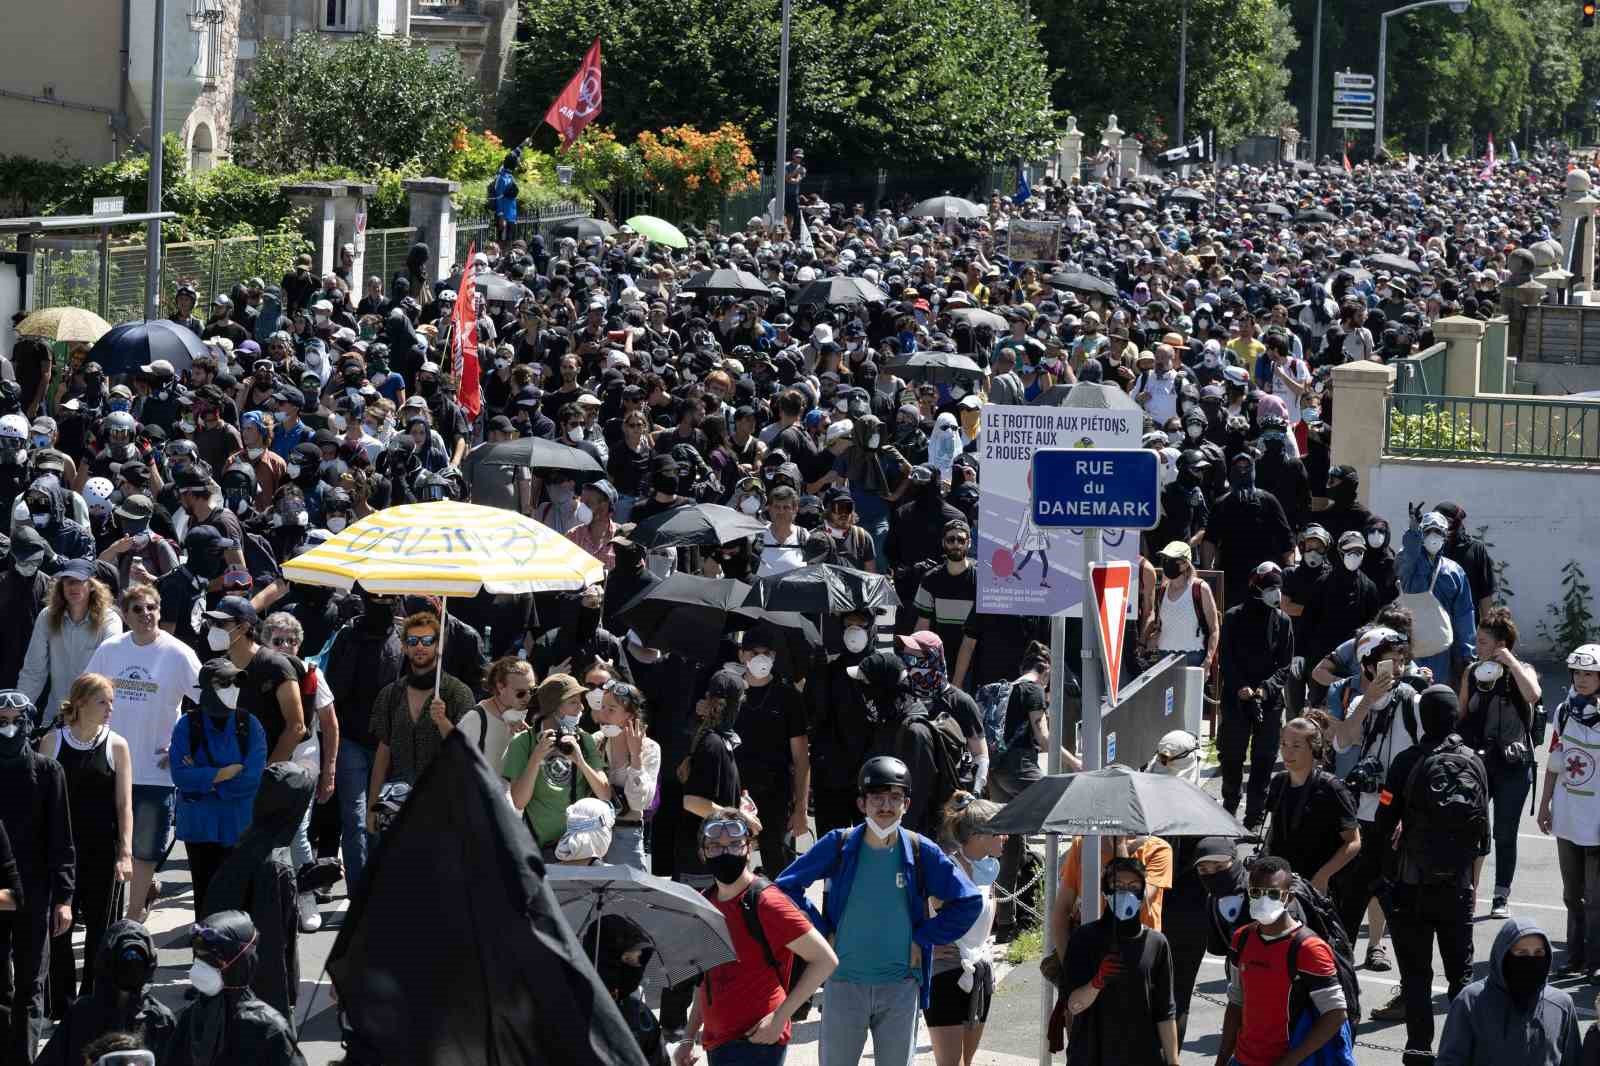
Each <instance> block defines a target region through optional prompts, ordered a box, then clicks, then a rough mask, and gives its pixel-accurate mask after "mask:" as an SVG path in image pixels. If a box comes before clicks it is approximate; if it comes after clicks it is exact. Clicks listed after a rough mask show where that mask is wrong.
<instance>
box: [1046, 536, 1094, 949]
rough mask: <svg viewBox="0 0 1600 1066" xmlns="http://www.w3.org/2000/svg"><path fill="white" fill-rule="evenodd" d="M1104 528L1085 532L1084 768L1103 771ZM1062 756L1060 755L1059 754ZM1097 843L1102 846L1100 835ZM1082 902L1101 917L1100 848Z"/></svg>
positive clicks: (1088, 864)
mask: <svg viewBox="0 0 1600 1066" xmlns="http://www.w3.org/2000/svg"><path fill="white" fill-rule="evenodd" d="M1101 535H1102V531H1101V530H1099V529H1086V530H1084V531H1083V588H1084V596H1083V653H1082V655H1083V670H1082V673H1081V674H1080V675H1079V676H1080V677H1081V679H1082V685H1081V687H1082V689H1083V768H1084V769H1085V770H1099V769H1101V768H1102V766H1103V764H1104V762H1105V758H1104V756H1105V742H1104V740H1103V739H1102V738H1101V736H1100V722H1101V719H1100V626H1099V624H1098V623H1097V622H1096V621H1095V619H1093V618H1091V617H1089V597H1090V594H1091V593H1090V589H1091V585H1090V580H1091V578H1090V575H1092V574H1093V573H1094V568H1095V567H1096V566H1098V565H1100V559H1101V544H1100V537H1101ZM1057 757H1058V758H1059V756H1057ZM1094 842H1095V843H1096V844H1097V845H1098V844H1099V842H1100V838H1099V837H1098V836H1096V837H1095V838H1094ZM1078 889H1079V891H1078V903H1079V908H1080V911H1081V915H1082V918H1083V921H1084V923H1085V924H1088V923H1089V922H1092V921H1094V920H1095V919H1096V918H1098V917H1100V849H1099V847H1090V848H1085V849H1084V852H1083V877H1082V878H1081V879H1080V880H1079V882H1078Z"/></svg>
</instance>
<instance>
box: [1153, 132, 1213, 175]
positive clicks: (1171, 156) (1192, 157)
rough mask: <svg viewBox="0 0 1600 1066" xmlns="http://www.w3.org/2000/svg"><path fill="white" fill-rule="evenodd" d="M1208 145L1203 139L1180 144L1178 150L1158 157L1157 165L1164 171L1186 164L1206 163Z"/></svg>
mask: <svg viewBox="0 0 1600 1066" xmlns="http://www.w3.org/2000/svg"><path fill="white" fill-rule="evenodd" d="M1206 161H1207V160H1206V144H1205V141H1204V140H1203V139H1202V138H1199V137H1196V138H1195V139H1194V140H1192V141H1190V142H1189V143H1188V144H1180V145H1178V147H1176V148H1169V149H1167V150H1166V151H1165V152H1162V153H1161V154H1160V155H1159V156H1157V157H1156V163H1157V165H1158V166H1160V167H1161V168H1163V169H1168V170H1170V169H1171V168H1172V167H1181V166H1183V165H1184V164H1185V163H1204V162H1206Z"/></svg>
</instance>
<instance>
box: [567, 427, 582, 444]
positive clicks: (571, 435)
mask: <svg viewBox="0 0 1600 1066" xmlns="http://www.w3.org/2000/svg"><path fill="white" fill-rule="evenodd" d="M567 439H568V440H574V441H576V440H582V439H583V427H582V426H574V427H573V428H571V429H569V430H567Z"/></svg>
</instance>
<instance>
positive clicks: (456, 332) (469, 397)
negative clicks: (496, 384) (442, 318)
mask: <svg viewBox="0 0 1600 1066" xmlns="http://www.w3.org/2000/svg"><path fill="white" fill-rule="evenodd" d="M476 252H477V248H476V246H470V245H469V246H468V248H467V265H466V266H464V267H462V268H461V288H460V290H459V291H458V292H457V293H456V306H455V311H454V312H453V315H454V321H453V322H452V323H451V324H452V326H454V329H452V330H451V334H450V373H451V374H452V375H453V376H454V377H455V379H456V395H457V396H458V397H459V398H460V400H461V406H462V407H464V408H466V411H467V414H469V415H471V416H472V417H473V418H477V417H478V412H479V411H481V410H483V392H482V383H481V382H480V381H479V377H480V374H479V371H478V309H477V307H476V306H475V305H476V303H477V301H476V300H474V299H473V295H474V292H475V290H474V288H473V281H472V275H473V269H472V257H473V255H474V254H475V253H476Z"/></svg>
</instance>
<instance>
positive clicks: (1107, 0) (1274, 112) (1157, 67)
mask: <svg viewBox="0 0 1600 1066" xmlns="http://www.w3.org/2000/svg"><path fill="white" fill-rule="evenodd" d="M1033 13H1034V16H1035V18H1037V19H1038V20H1039V22H1040V23H1041V25H1042V30H1041V32H1040V34H1039V36H1040V39H1041V40H1042V41H1043V42H1044V46H1045V49H1046V52H1047V55H1048V59H1049V64H1050V67H1051V68H1052V69H1054V70H1058V71H1060V75H1059V77H1058V78H1057V80H1056V83H1055V91H1054V100H1055V104H1056V106H1057V107H1059V108H1062V109H1070V110H1071V111H1072V113H1073V114H1075V115H1077V116H1078V124H1079V127H1080V128H1082V129H1083V130H1084V131H1086V132H1088V133H1090V134H1091V136H1092V134H1093V132H1094V131H1096V130H1098V129H1100V128H1101V127H1102V126H1103V125H1104V122H1105V119H1106V116H1107V115H1109V114H1115V115H1116V116H1117V123H1118V125H1119V126H1121V127H1122V128H1123V129H1125V130H1130V131H1132V132H1134V133H1136V134H1140V135H1144V136H1146V138H1147V139H1148V140H1149V141H1150V142H1151V143H1152V145H1153V146H1154V147H1161V146H1162V145H1164V144H1165V143H1166V141H1167V139H1168V132H1167V131H1174V130H1175V126H1176V117H1177V97H1176V82H1177V70H1178V46H1179V33H1178V11H1177V8H1176V6H1175V5H1174V6H1173V7H1171V8H1167V9H1165V10H1164V11H1163V12H1162V14H1161V17H1152V13H1151V9H1150V7H1149V5H1147V4H1143V3H1139V2H1137V0H1101V2H1099V3H1094V4H1085V3H1082V2H1081V0H1035V2H1034V4H1033ZM1296 43H1297V42H1296V38H1295V33H1294V30H1293V29H1292V28H1291V25H1290V21H1289V19H1288V17H1287V13H1286V12H1285V11H1284V10H1283V9H1281V8H1279V7H1278V5H1277V3H1276V2H1275V0H1189V53H1188V82H1187V115H1186V118H1185V121H1186V125H1185V131H1184V132H1185V136H1186V137H1189V138H1193V137H1194V136H1195V134H1196V133H1198V132H1201V131H1205V130H1210V129H1212V128H1215V129H1216V131H1217V142H1218V144H1219V145H1223V146H1226V145H1231V144H1236V143H1237V142H1238V141H1240V140H1241V139H1243V138H1244V137H1247V136H1249V135H1251V134H1255V133H1275V132H1276V131H1277V128H1278V126H1279V125H1281V124H1282V123H1284V122H1285V121H1286V120H1289V119H1290V118H1291V117H1292V115H1293V110H1292V108H1290V107H1289V106H1288V104H1287V102H1286V101H1285V99H1284V90H1285V88H1286V87H1287V85H1288V83H1289V72H1288V70H1287V69H1286V64H1287V60H1288V57H1289V54H1290V53H1291V52H1292V51H1293V50H1294V48H1295V46H1296ZM1091 144H1092V145H1093V146H1094V147H1096V148H1097V147H1098V141H1093V140H1091V141H1086V142H1085V151H1088V150H1090V146H1091Z"/></svg>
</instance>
